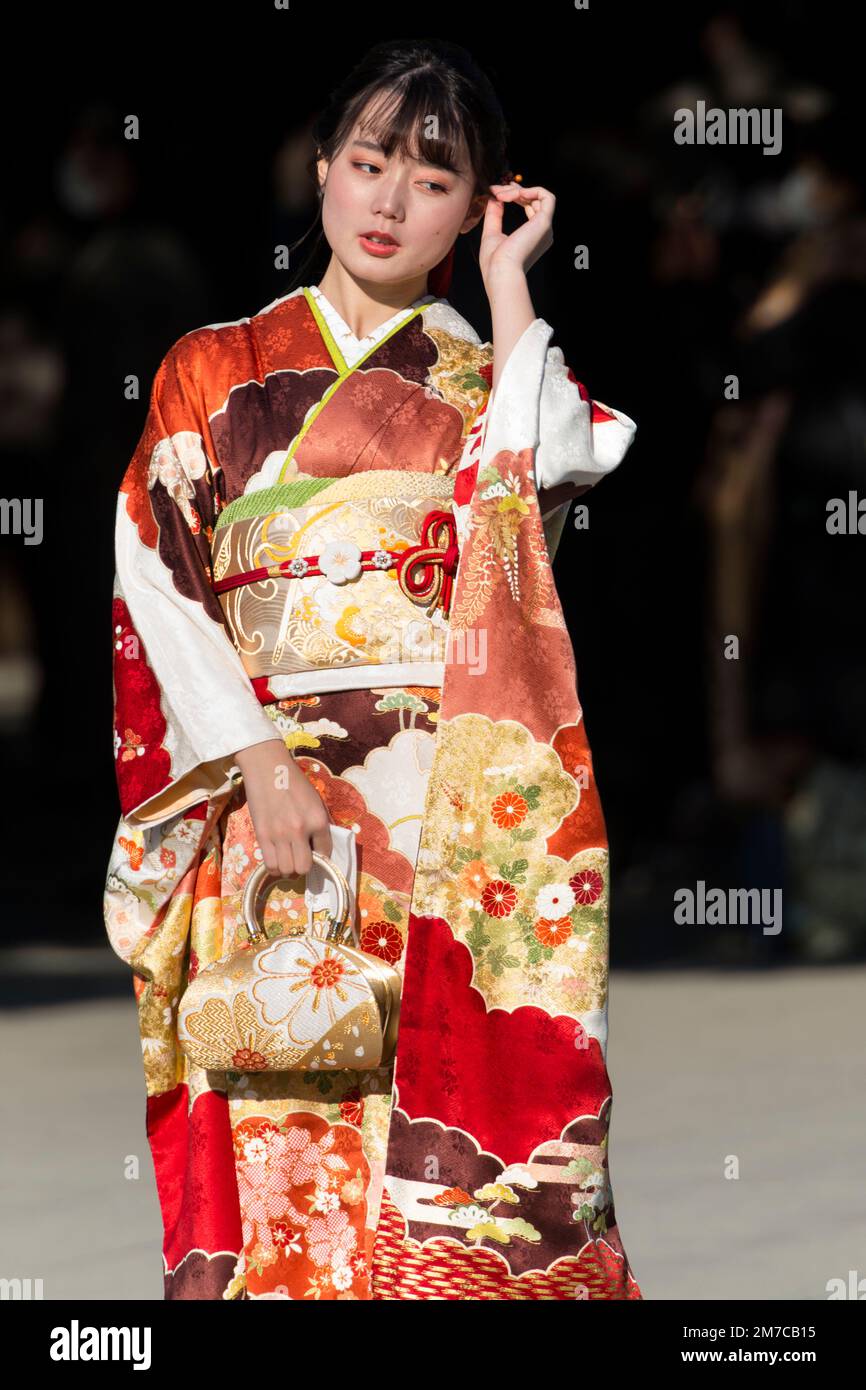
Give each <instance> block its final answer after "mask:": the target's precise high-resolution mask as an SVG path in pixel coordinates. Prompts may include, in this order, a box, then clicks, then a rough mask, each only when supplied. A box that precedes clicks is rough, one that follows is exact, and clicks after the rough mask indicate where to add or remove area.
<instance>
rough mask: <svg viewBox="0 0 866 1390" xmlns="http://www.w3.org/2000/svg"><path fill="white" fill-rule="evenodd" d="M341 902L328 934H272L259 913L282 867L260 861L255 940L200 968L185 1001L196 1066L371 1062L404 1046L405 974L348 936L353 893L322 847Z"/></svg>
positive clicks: (289, 1067)
mask: <svg viewBox="0 0 866 1390" xmlns="http://www.w3.org/2000/svg"><path fill="white" fill-rule="evenodd" d="M312 855H313V862H314V864H318V865H320V866H321V868H322V869H323V870H324V871H325V873H326V874H328V875H330V877H331V878H332V880H333V882H334V885H335V887H336V890H337V909H336V913H335V914H334V915H331V916H330V917H329V920H328V923H327V926H326V929H325V931H324V933H323V934H321V935H314V934H313V933H312V932H310V931H309V930H308V929H307V930H305V931H304V932H303V933H302V934H300V935H285V934H284V935H282V936H276V937H273V938H271V939H268V938H267V936H266V934H265V929H264V927H263V925H262V924H261V922H260V920H259V919H260V914H261V912H262V911H263V908H264V900H265V898H266V897H267V888H268V887H269V886H270V885H272V883H274V882H276V881H277V880H278V879H280V878H282V877H283V875H281V874H275V873H271V871H270V870H269V869H268V868H267V867H266V866H265V865H264V864H260V865H259V867H258V868H257V869H255V870H254V871H253V873H252V874H251V875H250V877H249V879H248V880H247V884H246V888H245V890H244V897H243V914H244V918H245V921H246V925H247V929H248V931H249V936H250V940H249V941H248V942H245V943H244V944H243V945H242V946H240V947H239V948H238V949H237V950H236V951H234V952H233V953H232V954H231V955H230V956H228V957H227V958H226V959H225V960H219V961H215V962H213V964H211V965H208V966H205V967H204V969H202V970H200V971H199V973H198V974H197V975H196V976H195V978H194V979H193V980H192V981H191V982H190V984H189V985H188V987H187V989H186V991H185V993H184V995H183V998H182V999H181V1001H180V1006H179V1008H178V1041H179V1044H180V1046H181V1048H182V1049H183V1051H184V1053H185V1054H186V1056H187V1057H188V1058H189V1059H190V1061H192V1062H194V1063H195V1065H196V1066H199V1067H207V1068H216V1069H217V1070H220V1071H240V1072H258V1071H368V1070H370V1069H372V1068H375V1067H382V1066H386V1065H388V1063H389V1062H390V1061H391V1060H392V1059H393V1056H394V1052H395V1050H396V1045H397V1027H398V1022H399V1014H400V986H401V983H402V981H401V977H400V975H399V973H398V971H397V970H395V969H394V967H393V966H392V965H389V964H388V963H387V962H386V961H384V960H382V959H381V958H380V957H379V956H374V955H370V954H369V953H367V952H366V951H362V950H361V949H360V947H359V946H358V945H357V938H356V944H354V945H352V944H349V941H347V940H346V938H347V937H351V936H353V935H354V932H353V929H352V927H350V925H349V922H350V913H351V915H352V917H354V911H353V903H352V893H351V890H350V888H349V885H348V882H347V880H346V878H345V875H344V874H343V872H342V870H341V869H339V868H338V867H337V865H336V864H335V863H334V862H333V861H332V860H331V859H329V858H328V857H327V856H326V855H324V854H319V853H318V852H317V851H315V850H313V851H312Z"/></svg>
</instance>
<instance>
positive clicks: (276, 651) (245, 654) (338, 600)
mask: <svg viewBox="0 0 866 1390" xmlns="http://www.w3.org/2000/svg"><path fill="white" fill-rule="evenodd" d="M453 491H454V478H453V476H452V477H446V476H444V475H442V474H431V473H420V472H418V473H416V472H405V471H403V470H399V471H398V470H390V469H378V470H376V469H370V470H367V471H365V472H361V473H351V474H349V475H347V476H346V477H343V478H317V477H308V478H298V479H295V480H292V481H290V482H287V483H278V484H276V485H274V486H273V487H269V488H264V489H261V490H260V491H258V492H252V493H244V494H243V495H242V496H241V497H238V498H236V499H235V500H234V501H233V502H231V503H229V505H228V506H227V507H225V508H224V509H223V511H222V512H221V513H220V515H219V517H218V520H217V524H216V527H215V529H214V535H213V542H212V547H211V553H212V568H213V576H212V585H213V588H214V591H215V593H216V594H217V595H218V597H219V600H220V603H221V605H222V609H223V613H224V615H225V619H226V623H227V625H228V628H229V631H230V632H231V635H232V639H233V641H234V644H235V646H236V648H237V650H238V652H239V653H240V656H241V659H242V661H243V664H244V667H245V669H246V671H247V674H248V675H249V676H250V678H251V679H252V680H254V681H255V680H260V679H261V678H265V679H266V680H267V682H268V685H269V687H270V688H271V689H272V691H273V692H274V693H275V694H277V695H279V696H282V695H287V694H296V693H297V694H300V693H304V692H312V691H320V690H326V689H329V688H337V689H346V688H350V687H352V686H357V687H363V686H372V685H388V684H403V683H407V682H411V683H412V684H416V685H433V684H441V682H442V678H443V667H444V660H445V651H446V642H447V636H448V621H447V611H448V604H449V601H450V593H451V587H452V584H453V577H454V574H455V572H456V568H457V546H456V535H455V527H454V518H453V514H452V510H451V498H452V495H453Z"/></svg>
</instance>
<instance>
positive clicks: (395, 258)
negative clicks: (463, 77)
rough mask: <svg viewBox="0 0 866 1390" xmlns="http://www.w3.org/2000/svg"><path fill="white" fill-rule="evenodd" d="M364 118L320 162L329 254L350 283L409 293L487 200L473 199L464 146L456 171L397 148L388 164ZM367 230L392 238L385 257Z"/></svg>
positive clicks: (472, 223)
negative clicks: (338, 147) (406, 154)
mask: <svg viewBox="0 0 866 1390" xmlns="http://www.w3.org/2000/svg"><path fill="white" fill-rule="evenodd" d="M368 109H369V108H368ZM365 115H366V112H364V113H362V115H361V117H360V118H359V120H358V122H357V124H356V125H355V128H354V130H353V131H352V133H351V135H350V137H349V139H348V140H347V141H346V143H345V144H344V146H343V148H342V149H341V150H340V151H339V153H338V154H337V155H336V156H335V158H334V159H333V160H331V161H330V163H329V162H328V160H326V159H320V160H319V161H318V171H319V181H320V183H324V190H325V191H324V197H323V200H322V226H323V228H324V232H325V236H326V238H327V241H328V245H329V246H330V248H331V250H332V252H333V253H334V255H335V256H336V257H337V259H338V260H339V261H340V262H341V264H342V265H343V267H344V268H345V270H347V271H348V273H349V274H350V275H351V276H352V277H353V278H354V279H356V280H358V281H365V280H366V281H370V282H372V283H373V284H377V285H389V286H394V287H398V286H401V285H404V284H405V285H406V287H407V289H410V288H411V289H414V288H415V287H416V286H417V284H418V282H419V281H422V282H423V280H424V277H425V276H426V274H427V272H428V271H430V270H432V268H433V266H435V265H437V264H438V262H439V261H441V260H442V258H443V256H445V255H447V253H448V251H449V250H450V249H451V247H452V245H453V244H454V242H455V241H456V239H457V237H458V236H459V235H460V233H461V232H467V231H469V230H470V229H471V228H472V227H474V226H475V224H476V223H477V222H478V221H479V219H480V218H481V217H482V216H483V214H484V208H485V205H486V201H487V199H486V197H485V196H483V195H481V196H478V197H473V189H474V186H475V180H474V175H473V173H472V170H471V168H470V165H469V157H468V152H467V150H466V148H465V142H464V147H463V149H462V151H461V156H460V170H459V173H456V174H455V173H452V172H451V171H450V170H447V169H441V168H439V167H438V166H436V165H434V164H425V163H422V162H418V161H416V160H414V159H410V158H408V157H405V158H404V157H403V156H402V155H401V154H400V153H399V151H397V150H395V151H394V153H393V154H392V155H391V157H390V158H389V159H386V157H385V155H384V154H383V152H382V150H381V147H380V146H379V145H378V144H377V143H376V140H375V137H374V136H373V135H372V134H371V133H370V132H369V131H366V130H364V117H365ZM369 232H372V233H377V232H381V233H383V234H385V235H386V236H387V237H390V238H393V241H388V243H387V245H388V254H381V252H380V254H378V255H377V254H376V250H375V245H371V244H370V242H369V241H368V240H366V238H365V234H366V233H369ZM395 243H396V244H395ZM383 250H384V247H383Z"/></svg>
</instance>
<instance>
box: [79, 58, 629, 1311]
mask: <svg viewBox="0 0 866 1390" xmlns="http://www.w3.org/2000/svg"><path fill="white" fill-rule="evenodd" d="M315 136H316V142H317V150H316V160H315V173H316V177H317V181H318V192H319V197H320V200H321V222H322V231H323V235H324V237H325V238H326V240H327V244H328V246H329V248H330V260H329V261H328V264H327V268H326V270H325V272H324V274H323V275H322V276H321V279H320V280H319V282H318V283H316V284H303V285H301V286H299V287H297V288H295V289H294V290H293V291H291V292H290V293H287V294H286V295H284V296H282V297H281V298H279V299H277V300H275V301H274V302H273V303H272V304H269V305H268V306H267V307H266V308H264V309H262V310H261V311H260V312H259V313H257V314H254V315H253V316H252V317H250V318H244V319H241V320H240V321H238V322H236V323H225V324H214V325H211V326H209V327H205V328H200V329H197V330H195V331H193V332H190V333H187V334H186V335H185V336H183V337H182V338H181V339H180V340H179V341H178V342H177V343H175V344H174V346H173V347H172V348H171V349H170V351H169V352H168V354H167V355H166V357H165V360H164V361H163V362H162V364H161V366H160V368H159V370H158V372H157V375H156V378H155V381H154V384H153V391H152V395H151V402H150V411H149V414H148V417H147V422H146V425H145V428H144V432H143V434H142V437H141V441H140V443H139V445H138V447H137V449H136V452H135V455H134V457H133V459H132V462H131V464H130V466H129V468H128V470H127V473H126V476H125V477H124V480H123V483H122V484H121V488H120V495H119V499H118V512H117V536H116V554H117V578H116V585H115V597H114V613H113V617H114V648H115V752H116V758H117V772H118V785H119V789H120V800H121V811H122V819H121V821H120V824H119V827H118V831H117V835H116V838H115V843H114V847H113V852H112V856H111V862H110V865H109V872H108V879H107V884H106V891H105V917H106V926H107V930H108V934H109V937H110V940H111V942H112V945H113V946H114V949H115V950H116V951H117V952H118V954H119V955H121V956H122V957H123V959H124V960H126V961H127V962H128V963H129V964H130V965H131V967H132V969H133V972H134V975H133V979H134V985H135V992H136V998H137V1003H138V1012H139V1021H140V1028H141V1035H142V1047H143V1051H144V1066H145V1075H146V1081H147V1095H148V1100H147V1132H148V1136H149V1140H150V1144H151V1149H152V1153H153V1158H154V1164H155V1169H156V1181H157V1185H158V1191H159V1198H160V1203H161V1208H162V1216H163V1224H164V1247H163V1248H164V1261H165V1294H166V1298H288V1299H305V1298H316V1299H320V1298H326V1299H352V1298H358V1299H374V1298H375V1299H402V1298H405V1299H419V1298H422V1299H428V1298H429V1299H491V1298H494V1299H496V1298H503V1299H511V1298H514V1299H524V1298H544V1299H546V1298H556V1299H560V1298H575V1297H578V1298H608V1299H611V1298H612V1299H628V1298H640V1297H641V1293H640V1290H639V1288H638V1285H637V1283H636V1282H635V1280H634V1278H633V1276H632V1274H631V1272H630V1270H629V1266H628V1261H627V1258H626V1255H625V1251H624V1249H623V1245H622V1242H621V1240H620V1236H619V1233H618V1230H617V1225H616V1220H615V1215H614V1209H613V1201H612V1193H611V1188H610V1180H609V1171H608V1164H607V1135H608V1127H609V1120H610V1106H611V1088H610V1082H609V1079H608V1074H607V1070H606V1066H605V1053H606V1042H607V966H608V938H607V920H608V908H607V892H608V867H607V840H606V834H605V826H604V820H603V817H602V812H601V807H600V803H599V797H598V792H597V790H596V785H595V781H594V778H593V775H592V759H591V754H590V750H589V746H588V744H587V741H586V736H585V731H584V726H583V721H582V715H581V708H580V704H579V701H578V697H577V690H576V676H575V669H574V660H573V653H572V649H571V645H570V641H569V637H568V632H567V629H566V626H565V622H564V620H563V615H562V609H561V606H560V603H559V599H558V596H557V593H556V588H555V585H554V583H553V577H552V571H551V557H552V554H553V552H554V551H555V548H556V544H557V541H558V538H559V532H560V530H561V527H562V522H563V520H564V513H565V512H566V511H567V509H568V503H569V501H570V500H571V498H573V497H575V496H577V495H579V494H580V493H581V492H583V491H586V489H587V488H588V487H590V486H592V485H593V484H594V483H596V482H597V481H598V480H599V479H600V478H601V477H603V476H604V475H605V474H606V473H608V472H610V471H611V470H612V469H613V468H615V467H616V466H617V464H618V463H619V462H620V460H621V459H622V457H623V455H624V453H625V451H626V449H627V448H628V446H629V444H630V442H631V439H632V436H633V434H634V430H635V424H634V422H633V421H632V420H630V419H629V418H628V416H626V415H623V414H622V413H620V412H618V411H615V410H610V409H608V408H607V407H606V406H602V405H600V404H599V403H596V402H593V401H591V400H590V398H589V396H588V394H587V392H586V391H585V390H584V388H583V387H582V386H581V385H580V383H579V382H578V381H577V380H576V378H575V377H574V376H573V374H572V373H571V372H570V370H569V369H568V368H567V367H566V365H565V363H564V361H563V356H562V353H561V351H560V350H559V349H558V348H551V347H549V345H548V344H549V339H550V336H551V333H552V329H551V328H550V326H549V325H547V324H546V323H545V322H544V321H543V320H542V319H539V318H537V317H536V315H535V313H534V310H533V307H532V303H531V300H530V296H529V291H528V288H527V284H526V271H527V270H528V268H529V267H530V266H531V265H532V264H533V263H534V262H535V261H536V260H537V259H538V257H539V256H540V255H542V254H543V252H544V251H545V250H546V249H547V248H548V247H549V246H550V244H551V241H552V231H551V227H552V215H553V210H554V198H553V196H552V194H551V193H549V192H548V191H547V190H546V189H544V188H533V187H529V188H524V187H522V186H521V185H520V184H519V183H517V182H516V181H513V180H512V179H511V178H510V175H509V174H508V173H507V172H506V163H505V125H504V121H503V117H502V112H501V109H500V107H499V105H498V102H497V100H496V97H495V95H494V93H493V91H492V89H491V87H490V85H489V83H488V82H487V80H486V79H485V77H484V76H483V74H482V73H481V72H480V71H479V70H478V68H477V67H476V66H475V64H474V63H473V62H472V60H471V59H470V58H469V57H468V55H467V54H466V53H465V52H464V51H463V50H461V49H457V48H455V47H453V46H451V45H447V44H443V43H426V42H424V43H415V42H409V43H399V44H385V45H382V46H380V47H379V48H376V49H374V50H373V51H372V52H371V53H369V54H368V56H367V57H366V58H365V59H364V61H363V62H362V63H361V64H360V66H359V67H358V68H357V69H356V70H355V71H354V72H353V73H352V74H351V75H350V77H349V79H348V80H347V82H346V83H345V85H344V86H343V87H342V88H341V89H339V90H338V91H337V92H336V93H335V95H334V97H333V99H332V103H331V106H330V107H329V108H328V110H327V111H326V112H325V113H324V114H323V115H322V117H321V119H320V120H319V123H318V126H317V127H316V130H315ZM506 203H515V204H517V205H518V206H519V207H520V208H522V209H523V211H524V212H525V214H526V216H525V220H524V221H523V222H522V224H521V225H520V226H519V227H518V229H517V230H515V231H514V232H512V233H511V234H508V235H506V234H505V233H504V232H503V210H504V206H505V204H506ZM482 219H483V227H482V236H481V244H480V257H479V265H480V271H481V275H482V278H483V282H484V287H485V290H486V292H487V295H488V298H489V301H490V308H491V313H492V323H493V341H492V343H489V342H488V343H483V342H481V341H480V339H479V337H478V335H477V334H476V333H475V331H474V330H473V329H472V327H471V326H470V325H469V324H468V323H467V322H466V321H465V319H463V318H462V317H461V315H460V314H459V313H458V312H457V311H456V310H455V309H454V308H453V306H452V305H451V304H449V302H448V300H447V299H446V298H444V297H443V296H444V291H445V289H446V288H447V283H448V273H449V270H450V262H451V257H452V256H453V249H454V245H455V242H456V240H457V238H458V237H459V236H460V235H462V234H464V233H466V232H468V231H469V230H471V229H472V228H473V227H474V226H476V225H477V223H478V222H479V221H480V220H482ZM419 546H424V547H426V550H425V552H424V553H425V555H426V558H427V562H428V563H426V565H425V564H420V565H419V564H415V563H414V562H413V557H414V556H416V555H417V554H420V552H416V550H415V548H416V547H419ZM431 552H432V555H433V558H432V560H431V559H430V556H431ZM269 571H270V572H269ZM313 850H316V851H318V852H319V853H321V854H325V855H328V856H333V857H334V859H335V860H336V859H337V852H338V850H339V851H340V853H341V854H342V855H344V859H343V862H344V864H345V866H346V867H347V872H348V873H349V874H350V876H351V878H350V886H351V887H352V888H353V890H354V892H353V907H354V924H355V928H356V931H357V933H358V940H359V944H360V947H361V949H362V950H364V951H367V952H368V953H370V954H372V955H375V956H379V957H381V958H382V959H384V960H385V961H387V962H389V963H390V964H392V965H394V966H396V968H397V969H398V971H399V972H400V975H401V979H402V983H401V990H402V997H401V1013H400V1023H399V1036H398V1044H397V1052H396V1057H395V1059H394V1061H393V1062H392V1064H391V1065H389V1066H387V1067H379V1068H376V1069H374V1070H371V1071H352V1070H348V1069H343V1070H341V1069H337V1070H333V1069H332V1070H328V1069H327V1068H319V1069H318V1070H306V1071H294V1072H293V1071H289V1070H263V1069H261V1068H262V1065H263V1055H262V1054H260V1052H259V1051H258V1050H257V1049H265V1050H266V1047H267V1042H266V1040H265V1038H264V1033H262V1035H261V1036H254V1032H255V1030H254V1029H253V1030H252V1031H248V1032H242V1030H241V1031H237V1029H236V1024H235V1021H234V1020H233V1019H232V1018H231V1016H229V1015H228V1012H226V1017H225V1021H224V1029H225V1034H226V1036H228V1037H229V1038H230V1046H231V1047H232V1048H234V1047H235V1044H236V1051H235V1052H233V1054H232V1058H233V1061H234V1060H236V1062H237V1070H227V1071H213V1070H205V1069H202V1068H199V1067H197V1066H195V1065H193V1064H191V1063H190V1062H189V1060H188V1058H187V1057H186V1055H185V1054H184V1052H183V1051H182V1049H181V1047H180V1046H179V1042H178V1017H177V1014H178V1004H179V1000H180V999H181V998H182V996H183V993H184V990H185V989H186V987H187V984H188V983H189V981H191V980H193V979H194V978H195V977H196V974H197V972H198V971H200V970H201V969H202V967H203V966H205V965H207V964H209V963H211V962H214V961H217V960H220V959H222V958H223V957H225V956H228V955H229V954H231V953H232V951H234V950H236V949H237V948H238V946H239V945H240V943H241V942H242V941H244V940H245V939H247V931H246V926H245V922H244V920H243V913H242V899H243V893H244V887H245V885H246V883H247V881H248V879H249V877H250V874H251V873H252V872H253V870H254V869H256V868H257V867H258V866H259V865H261V864H264V865H265V866H266V868H267V870H268V871H270V873H271V874H272V875H273V881H272V882H271V888H272V889H273V890H274V891H272V892H271V893H270V896H269V898H268V901H267V905H266V907H265V909H264V922H265V924H266V926H267V928H268V930H269V933H271V934H272V933H273V932H277V933H279V931H280V930H281V929H282V930H284V931H286V932H291V931H292V930H293V929H295V930H297V929H298V925H299V924H304V923H305V922H306V920H307V917H306V914H307V906H306V903H307V901H308V900H305V887H306V876H307V874H308V871H309V870H310V869H311V865H312V858H311V852H312V851H313ZM310 883H311V884H312V879H311V880H310ZM306 987H307V986H306V985H305V988H306ZM324 987H325V986H324V985H323V984H322V981H321V979H317V982H313V981H310V982H309V989H310V990H311V991H314V990H315V989H317V988H324ZM218 1026H219V1027H220V1028H222V1027H223V1022H222V1016H220V1020H219V1024H218ZM233 1029H234V1030H235V1031H233ZM257 1066H258V1068H259V1069H258V1070H257Z"/></svg>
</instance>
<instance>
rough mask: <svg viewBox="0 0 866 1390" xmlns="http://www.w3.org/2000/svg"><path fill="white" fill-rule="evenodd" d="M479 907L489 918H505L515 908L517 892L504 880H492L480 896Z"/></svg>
mask: <svg viewBox="0 0 866 1390" xmlns="http://www.w3.org/2000/svg"><path fill="white" fill-rule="evenodd" d="M481 906H482V907H483V908H484V911H485V912H486V913H488V914H489V916H491V917H507V916H508V915H509V914H510V913H512V912H513V911H514V909H515V907H516V906H517V890H516V888H514V887H513V886H512V884H510V883H506V882H505V880H504V879H501V878H494V879H492V880H491V881H490V883H488V885H487V887H486V888H485V889H484V892H483V893H482V894H481Z"/></svg>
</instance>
